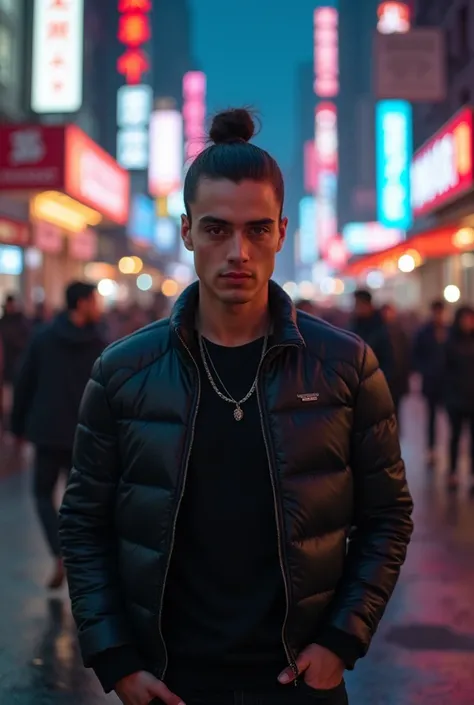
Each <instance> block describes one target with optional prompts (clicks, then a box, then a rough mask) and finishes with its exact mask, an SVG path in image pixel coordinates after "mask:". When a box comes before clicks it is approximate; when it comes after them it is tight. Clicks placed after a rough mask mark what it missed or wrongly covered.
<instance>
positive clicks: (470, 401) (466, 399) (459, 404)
mask: <svg viewBox="0 0 474 705" xmlns="http://www.w3.org/2000/svg"><path fill="white" fill-rule="evenodd" d="M444 371H445V374H444V394H445V403H446V410H447V412H448V416H449V426H450V441H449V480H448V482H449V486H450V487H451V488H453V489H454V488H456V487H457V465H458V456H459V442H460V439H461V434H462V431H463V428H464V426H465V425H467V426H468V427H469V432H470V435H471V474H472V488H473V489H474V374H473V371H474V308H472V307H471V306H461V307H460V308H459V309H458V310H457V311H456V315H455V317H454V321H453V325H452V328H451V331H450V334H449V338H448V342H447V343H446V355H445V367H444Z"/></svg>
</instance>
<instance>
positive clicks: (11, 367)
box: [0, 295, 31, 427]
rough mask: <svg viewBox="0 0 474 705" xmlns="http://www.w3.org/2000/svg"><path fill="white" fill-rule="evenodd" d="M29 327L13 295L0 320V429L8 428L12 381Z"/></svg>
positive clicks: (28, 337)
mask: <svg viewBox="0 0 474 705" xmlns="http://www.w3.org/2000/svg"><path fill="white" fill-rule="evenodd" d="M30 334H31V327H30V324H29V321H28V319H27V318H26V316H25V315H24V314H23V312H22V311H21V310H20V308H19V305H18V301H17V299H16V298H15V297H14V296H13V295H9V296H7V297H6V299H5V304H4V306H3V316H2V318H0V339H1V342H2V348H3V379H2V386H1V387H0V390H1V396H2V400H1V402H2V403H1V404H0V410H1V411H2V419H0V422H1V424H2V427H8V424H9V417H10V412H11V405H12V394H13V381H14V379H15V375H16V372H17V370H18V365H19V363H20V360H21V358H22V355H23V354H24V352H25V350H26V348H27V346H28V342H29V340H30Z"/></svg>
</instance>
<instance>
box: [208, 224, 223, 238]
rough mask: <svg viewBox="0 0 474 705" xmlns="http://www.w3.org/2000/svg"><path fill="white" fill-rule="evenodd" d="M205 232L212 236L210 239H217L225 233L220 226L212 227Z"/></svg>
mask: <svg viewBox="0 0 474 705" xmlns="http://www.w3.org/2000/svg"><path fill="white" fill-rule="evenodd" d="M206 232H207V233H208V234H209V235H212V237H219V236H220V235H224V233H225V231H224V229H223V228H222V227H221V226H220V225H213V226H212V227H210V228H207V229H206Z"/></svg>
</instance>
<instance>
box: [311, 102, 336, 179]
mask: <svg viewBox="0 0 474 705" xmlns="http://www.w3.org/2000/svg"><path fill="white" fill-rule="evenodd" d="M315 144H316V147H315V149H316V163H317V167H318V171H319V170H324V171H330V172H331V173H337V171H338V161H339V160H338V142H337V108H336V106H335V105H334V103H320V104H319V105H318V107H317V108H316V114H315Z"/></svg>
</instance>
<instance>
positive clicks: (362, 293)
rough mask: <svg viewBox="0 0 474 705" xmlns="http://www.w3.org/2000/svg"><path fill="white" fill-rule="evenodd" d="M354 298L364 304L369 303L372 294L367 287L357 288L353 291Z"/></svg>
mask: <svg viewBox="0 0 474 705" xmlns="http://www.w3.org/2000/svg"><path fill="white" fill-rule="evenodd" d="M354 299H355V300H356V301H361V302H363V303H365V304H371V303H372V294H371V293H370V291H368V290H367V289H357V291H354Z"/></svg>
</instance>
